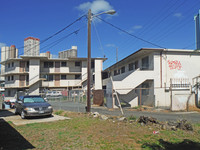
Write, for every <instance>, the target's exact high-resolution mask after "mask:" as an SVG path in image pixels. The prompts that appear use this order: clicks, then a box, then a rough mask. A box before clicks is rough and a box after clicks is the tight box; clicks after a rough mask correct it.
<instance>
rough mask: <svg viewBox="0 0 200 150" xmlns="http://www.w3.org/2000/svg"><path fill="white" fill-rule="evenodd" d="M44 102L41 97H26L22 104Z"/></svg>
mask: <svg viewBox="0 0 200 150" xmlns="http://www.w3.org/2000/svg"><path fill="white" fill-rule="evenodd" d="M43 102H45V100H44V99H43V98H42V97H26V98H24V103H43Z"/></svg>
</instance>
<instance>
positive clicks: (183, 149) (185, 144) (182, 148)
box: [142, 139, 200, 150]
mask: <svg viewBox="0 0 200 150" xmlns="http://www.w3.org/2000/svg"><path fill="white" fill-rule="evenodd" d="M142 147H143V148H150V149H152V150H189V149H191V150H200V143H197V142H193V141H191V140H187V139H185V140H183V141H182V142H180V143H171V142H167V141H164V140H163V139H160V140H159V144H148V143H145V144H143V145H142Z"/></svg>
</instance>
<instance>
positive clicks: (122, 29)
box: [96, 16, 164, 48]
mask: <svg viewBox="0 0 200 150" xmlns="http://www.w3.org/2000/svg"><path fill="white" fill-rule="evenodd" d="M96 17H97V16H96ZM97 18H98V19H100V20H101V21H103V22H105V23H107V24H109V25H110V26H112V27H114V28H116V29H118V30H120V31H121V32H124V33H126V34H128V35H130V36H132V37H134V38H136V39H138V40H141V41H143V42H145V43H148V44H151V45H153V46H156V47H159V48H164V47H163V46H160V45H157V44H154V43H152V42H150V41H147V40H145V39H143V38H140V37H138V36H136V35H134V34H131V33H129V32H128V31H125V30H123V29H121V28H119V27H117V26H115V25H113V24H111V23H109V22H107V21H105V20H103V19H101V18H99V17H97Z"/></svg>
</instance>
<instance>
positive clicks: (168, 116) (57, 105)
mask: <svg viewBox="0 0 200 150" xmlns="http://www.w3.org/2000/svg"><path fill="white" fill-rule="evenodd" d="M49 103H51V104H52V106H53V108H54V109H56V110H59V109H61V110H67V111H73V112H83V113H84V112H86V110H85V106H86V104H82V103H78V102H68V101H65V102H62V101H57V102H56V101H49ZM123 111H124V116H125V117H129V116H135V117H137V118H139V117H140V116H149V117H154V118H157V119H158V120H159V121H178V120H182V119H186V120H187V121H189V122H191V123H200V113H198V112H169V113H167V112H161V111H159V110H158V112H147V111H133V110H131V109H125V108H123ZM91 112H98V113H100V114H104V115H113V116H122V113H121V111H120V109H112V110H109V109H107V108H106V107H92V108H91Z"/></svg>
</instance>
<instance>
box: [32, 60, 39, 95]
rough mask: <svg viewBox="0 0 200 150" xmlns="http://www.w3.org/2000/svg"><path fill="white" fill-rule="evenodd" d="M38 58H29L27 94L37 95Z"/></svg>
mask: <svg viewBox="0 0 200 150" xmlns="http://www.w3.org/2000/svg"><path fill="white" fill-rule="evenodd" d="M39 79H40V60H39V59H30V60H29V85H31V86H30V87H29V94H30V95H39Z"/></svg>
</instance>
